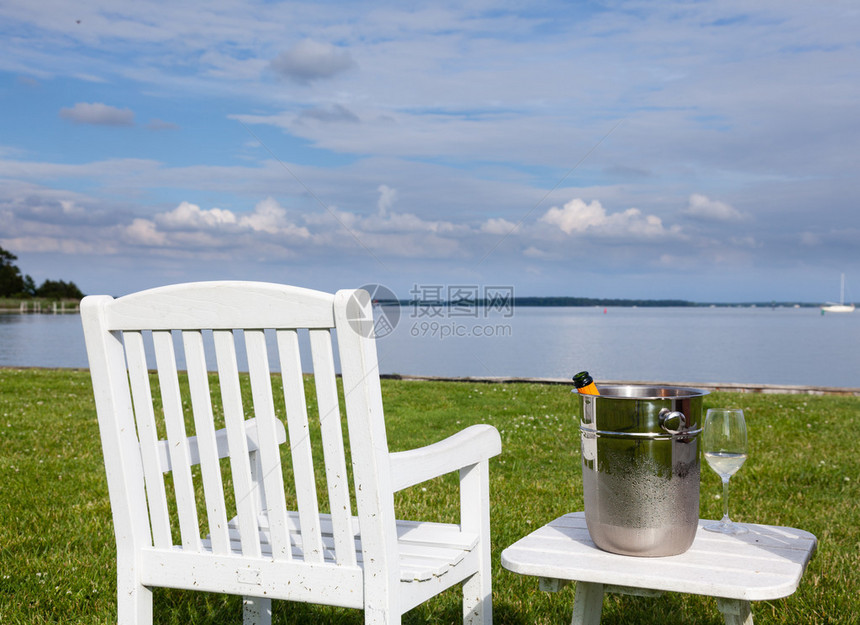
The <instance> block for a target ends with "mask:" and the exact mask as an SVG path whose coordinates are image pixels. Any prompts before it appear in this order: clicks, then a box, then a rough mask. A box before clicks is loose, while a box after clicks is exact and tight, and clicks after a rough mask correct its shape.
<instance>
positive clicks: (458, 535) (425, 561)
mask: <svg viewBox="0 0 860 625" xmlns="http://www.w3.org/2000/svg"><path fill="white" fill-rule="evenodd" d="M258 523H259V526H260V547H261V551H262V555H263V556H264V557H271V555H272V547H271V543H270V540H269V529H268V527H269V521H268V517H267V516H266V515H262V514H261V515H260V516H259V518H258ZM288 523H289V530H290V544H291V545H292V556H293V559H294V560H296V561H298V562H302V561H304V559H305V553H304V546H303V544H302V543H303V541H302V535H301V532H300V526H299V514H298V512H293V511H291V512H289V513H288ZM358 526H359V523H358V517H356V516H354V517H352V527H353V528H356V529H357V528H358ZM229 527H230V547H231V551H232V552H233V554H235V555H241V553H242V549H241V544H240V539H239V530H238V522H237V519H236V518H233V519H231V520H230V522H229ZM320 529H321V533H322V540H323V560H324V562H326V563H328V564H334V563H335V562H336V559H335V552H334V538H333V535H332V521H331V515H329V514H321V515H320ZM478 539H479V536H478V534H477V533H476V532H463V531H461V529H460V526H459V525H456V524H453V523H432V522H420V521H403V520H398V521H397V542H398V545H399V548H400V581H402V582H413V581H419V582H420V581H427V580H429V579H431V578H434V577H441V576H442V575H445V574H446V573H447V572H448V571H449V570H451V569H452V568H454V567H456V566H457V565H458V564H459V563H460V562H462V560H463V558H465V557H466V554H468V553H469V552H471V551H472V550H473V549H474V548H475V546H476V545H477V544H478ZM202 546H203V549H204V550H206V551H209V552H211V551H212V545H211V541H210V540H209V538H208V537H207V538H205V539H203V540H202ZM355 550H356V560H357V563H358V565H359V566H362V563H363V557H362V549H361V532H360V531H356V532H355Z"/></svg>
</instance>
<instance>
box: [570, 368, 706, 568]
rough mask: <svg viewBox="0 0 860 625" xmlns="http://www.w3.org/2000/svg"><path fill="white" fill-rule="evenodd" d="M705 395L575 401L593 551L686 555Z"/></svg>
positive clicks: (685, 392) (627, 394) (617, 391)
mask: <svg viewBox="0 0 860 625" xmlns="http://www.w3.org/2000/svg"><path fill="white" fill-rule="evenodd" d="M705 395H707V391H701V390H698V389H693V388H678V387H662V386H633V385H628V386H621V385H619V386H612V385H602V386H600V395H599V396H594V395H581V396H580V397H581V399H582V420H581V422H580V432H581V441H582V486H583V491H584V496H585V520H586V523H587V524H588V532H589V534H590V535H591V539H592V540H593V541H594V544H595V545H597V546H598V547H600V548H601V549H604V550H606V551H611V552H613V553H620V554H624V555H632V556H669V555H675V554H678V553H683V552H684V551H686V550H687V549H689V548H690V545H691V544H692V543H693V538H695V535H696V526H697V524H698V520H699V452H698V443H697V436H698V434H699V432H701V424H702V398H703V397H704V396H705Z"/></svg>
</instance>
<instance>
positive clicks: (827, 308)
mask: <svg viewBox="0 0 860 625" xmlns="http://www.w3.org/2000/svg"><path fill="white" fill-rule="evenodd" d="M821 312H834V313H848V312H854V304H846V303H845V274H844V273H843V274H842V287H841V288H840V290H839V303H838V304H831V303H828V304H825V305H824V306H822V307H821Z"/></svg>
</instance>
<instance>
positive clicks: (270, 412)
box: [245, 330, 292, 560]
mask: <svg viewBox="0 0 860 625" xmlns="http://www.w3.org/2000/svg"><path fill="white" fill-rule="evenodd" d="M245 347H246V350H247V355H248V373H249V374H250V377H251V396H252V397H253V400H254V414H255V415H256V416H257V431H258V433H259V440H260V450H259V454H260V470H261V472H262V475H261V478H262V480H261V481H262V485H263V491H264V492H265V495H266V512H267V514H268V518H269V530H270V532H271V535H270V538H269V540H270V544H271V546H272V557H273V558H274V559H276V560H289V559H291V558H292V548H291V546H290V531H289V526H288V524H287V507H286V498H285V495H284V475H283V471H282V469H281V456H280V453H281V451H280V449H279V448H278V443H277V430H276V426H275V419H277V417H276V415H275V404H274V399H273V397H272V376H271V372H270V371H269V357H268V350H267V349H266V336H265V334H264V332H263V330H245Z"/></svg>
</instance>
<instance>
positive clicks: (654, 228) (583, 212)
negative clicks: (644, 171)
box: [540, 198, 681, 238]
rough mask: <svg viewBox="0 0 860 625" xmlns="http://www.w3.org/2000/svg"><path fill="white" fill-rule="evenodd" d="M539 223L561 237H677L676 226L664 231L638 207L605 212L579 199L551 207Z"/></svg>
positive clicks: (598, 206) (658, 220) (678, 229)
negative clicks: (585, 235)
mask: <svg viewBox="0 0 860 625" xmlns="http://www.w3.org/2000/svg"><path fill="white" fill-rule="evenodd" d="M540 221H542V222H544V223H547V224H550V225H553V226H557V227H558V228H559V229H560V230H562V231H563V232H564V233H565V234H584V233H589V234H595V235H599V236H601V237H613V238H627V237H633V238H650V237H665V236H680V235H681V228H680V226H672V227H671V228H668V229H667V228H666V227H664V226H663V221H662V220H661V219H660V218H659V217H657V216H656V215H644V214H643V213H642V211H640V210H639V209H638V208H628V209H627V210H625V211H624V212H621V213H611V214H609V213H607V212H606V210H605V209H604V208H603V206H602V205H601V204H600V202H598V201H597V200H593V201H592V202H591V203H590V204H586V203H585V201H583V200H582V199H580V198H575V199H573V200H570V201H569V202H568V203H567V204H565V205H564V206H563V207H562V208H558V207H557V206H553V207H552V208H550V209H549V210H548V211H547V212H546V213H544V215H543V216H542V217H541V218H540Z"/></svg>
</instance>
